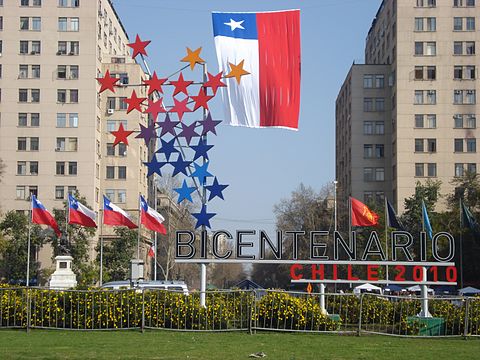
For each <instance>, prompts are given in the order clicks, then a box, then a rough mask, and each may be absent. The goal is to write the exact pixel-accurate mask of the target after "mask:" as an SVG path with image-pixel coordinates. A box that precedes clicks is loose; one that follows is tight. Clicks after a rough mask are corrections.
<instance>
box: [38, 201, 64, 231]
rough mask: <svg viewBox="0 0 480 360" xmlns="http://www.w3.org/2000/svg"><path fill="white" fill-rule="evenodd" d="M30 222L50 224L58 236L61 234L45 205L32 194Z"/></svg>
mask: <svg viewBox="0 0 480 360" xmlns="http://www.w3.org/2000/svg"><path fill="white" fill-rule="evenodd" d="M32 223H34V224H41V225H48V226H50V227H51V228H52V229H53V231H55V234H57V236H58V237H60V236H61V235H62V233H61V232H60V229H59V228H58V224H57V222H56V221H55V219H54V218H53V216H52V214H50V213H49V212H48V211H47V209H45V206H43V204H42V203H41V202H40V201H39V200H37V198H36V196H35V195H33V194H32Z"/></svg>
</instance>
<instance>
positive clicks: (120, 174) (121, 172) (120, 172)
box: [118, 166, 127, 180]
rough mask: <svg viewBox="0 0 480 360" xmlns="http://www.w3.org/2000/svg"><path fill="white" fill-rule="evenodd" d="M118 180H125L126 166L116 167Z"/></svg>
mask: <svg viewBox="0 0 480 360" xmlns="http://www.w3.org/2000/svg"><path fill="white" fill-rule="evenodd" d="M118 178H119V179H121V180H125V179H126V178H127V167H126V166H119V167H118Z"/></svg>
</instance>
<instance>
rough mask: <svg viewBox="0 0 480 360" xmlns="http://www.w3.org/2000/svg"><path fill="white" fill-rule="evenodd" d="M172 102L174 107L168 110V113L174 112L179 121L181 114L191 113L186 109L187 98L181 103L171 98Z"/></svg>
mask: <svg viewBox="0 0 480 360" xmlns="http://www.w3.org/2000/svg"><path fill="white" fill-rule="evenodd" d="M173 101H174V102H175V105H174V106H173V108H172V109H171V110H170V112H176V113H177V114H178V119H179V120H182V117H183V114H184V113H186V112H192V110H190V109H189V108H188V107H187V102H188V96H187V97H186V98H185V99H183V100H182V101H179V100H177V99H175V98H173Z"/></svg>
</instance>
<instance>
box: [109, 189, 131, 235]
mask: <svg viewBox="0 0 480 360" xmlns="http://www.w3.org/2000/svg"><path fill="white" fill-rule="evenodd" d="M103 223H104V224H105V225H119V226H126V227H128V228H129V229H136V228H138V226H137V225H135V224H134V223H133V221H132V220H131V219H130V216H129V215H128V214H127V213H126V212H125V211H123V210H122V209H120V208H119V207H118V206H117V205H115V204H114V203H112V202H111V201H110V200H108V198H107V197H106V196H105V195H103Z"/></svg>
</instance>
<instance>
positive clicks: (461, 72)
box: [453, 65, 476, 80]
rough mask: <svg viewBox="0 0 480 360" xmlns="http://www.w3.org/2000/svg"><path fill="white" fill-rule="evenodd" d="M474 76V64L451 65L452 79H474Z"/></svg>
mask: <svg viewBox="0 0 480 360" xmlns="http://www.w3.org/2000/svg"><path fill="white" fill-rule="evenodd" d="M475 78H476V75H475V66H474V65H455V66H454V67H453V79H454V80H474V79H475Z"/></svg>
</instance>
